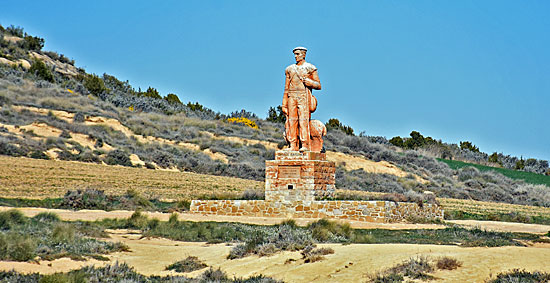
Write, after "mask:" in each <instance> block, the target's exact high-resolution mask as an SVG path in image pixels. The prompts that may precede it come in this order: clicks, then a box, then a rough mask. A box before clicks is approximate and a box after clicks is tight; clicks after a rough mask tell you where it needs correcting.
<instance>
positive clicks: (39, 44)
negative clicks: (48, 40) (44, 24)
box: [19, 35, 44, 51]
mask: <svg viewBox="0 0 550 283" xmlns="http://www.w3.org/2000/svg"><path fill="white" fill-rule="evenodd" d="M19 46H20V47H21V48H23V49H26V50H30V51H40V50H42V48H43V47H44V39H43V38H40V37H38V36H30V35H26V36H25V37H23V40H22V41H20V42H19Z"/></svg>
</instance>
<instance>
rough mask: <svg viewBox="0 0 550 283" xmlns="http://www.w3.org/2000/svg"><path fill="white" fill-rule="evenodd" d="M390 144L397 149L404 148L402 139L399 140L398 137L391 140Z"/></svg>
mask: <svg viewBox="0 0 550 283" xmlns="http://www.w3.org/2000/svg"><path fill="white" fill-rule="evenodd" d="M390 143H391V144H393V145H395V146H398V147H403V146H404V144H403V138H401V137H400V136H396V137H393V138H391V139H390Z"/></svg>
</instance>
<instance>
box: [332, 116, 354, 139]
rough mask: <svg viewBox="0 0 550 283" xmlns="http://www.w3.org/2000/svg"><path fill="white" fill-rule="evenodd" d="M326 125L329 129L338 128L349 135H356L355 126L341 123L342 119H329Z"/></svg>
mask: <svg viewBox="0 0 550 283" xmlns="http://www.w3.org/2000/svg"><path fill="white" fill-rule="evenodd" d="M325 127H326V128H327V131H330V130H334V129H337V130H340V131H342V132H344V133H345V134H346V135H348V136H354V135H355V134H354V133H353V128H352V127H350V126H346V125H344V124H342V123H340V121H339V120H338V119H335V118H331V119H329V120H328V122H327V123H326V124H325Z"/></svg>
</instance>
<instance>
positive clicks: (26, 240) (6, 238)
mask: <svg viewBox="0 0 550 283" xmlns="http://www.w3.org/2000/svg"><path fill="white" fill-rule="evenodd" d="M35 250H36V242H35V241H34V240H33V239H32V238H31V237H29V236H27V235H22V234H20V233H15V232H8V233H6V234H3V233H0V259H2V260H14V261H27V260H30V259H33V258H34V257H35V256H36V253H35Z"/></svg>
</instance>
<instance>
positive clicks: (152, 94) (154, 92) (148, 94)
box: [142, 87, 162, 99]
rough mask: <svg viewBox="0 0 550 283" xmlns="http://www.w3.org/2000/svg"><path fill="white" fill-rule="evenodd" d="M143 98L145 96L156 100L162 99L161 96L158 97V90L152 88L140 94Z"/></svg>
mask: <svg viewBox="0 0 550 283" xmlns="http://www.w3.org/2000/svg"><path fill="white" fill-rule="evenodd" d="M142 94H143V96H146V97H151V98H156V99H162V96H160V94H159V92H158V90H156V89H155V88H153V87H148V88H147V91H146V92H144V93H142Z"/></svg>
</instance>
